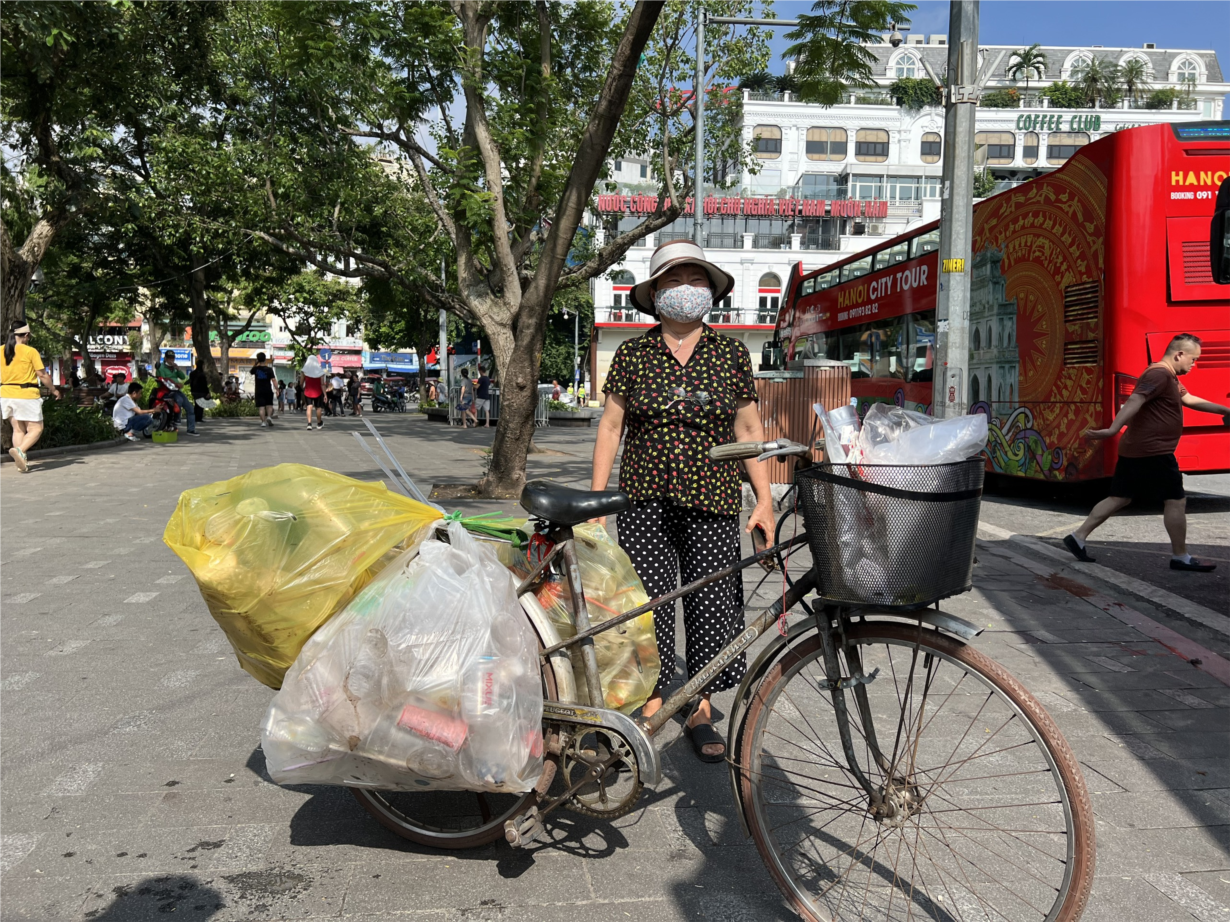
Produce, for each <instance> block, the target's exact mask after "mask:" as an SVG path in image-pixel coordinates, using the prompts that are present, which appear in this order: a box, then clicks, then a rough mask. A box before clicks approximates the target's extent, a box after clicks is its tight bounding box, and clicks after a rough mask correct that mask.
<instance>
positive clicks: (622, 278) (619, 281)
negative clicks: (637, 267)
mask: <svg viewBox="0 0 1230 922" xmlns="http://www.w3.org/2000/svg"><path fill="white" fill-rule="evenodd" d="M635 284H636V279H635V278H634V277H633V276H632V273H631V272H629V271H628V270H627V269H620V270H618V271H616V272H612V273H611V306H612V307H615V308H624V307H631V306H632V300H631V299H632V286H633V285H635Z"/></svg>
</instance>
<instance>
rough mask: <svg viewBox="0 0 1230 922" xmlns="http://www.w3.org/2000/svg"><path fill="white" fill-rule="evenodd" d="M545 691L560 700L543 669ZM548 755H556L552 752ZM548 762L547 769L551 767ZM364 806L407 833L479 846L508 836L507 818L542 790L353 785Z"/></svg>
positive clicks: (430, 841) (447, 845) (456, 845)
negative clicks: (490, 791)
mask: <svg viewBox="0 0 1230 922" xmlns="http://www.w3.org/2000/svg"><path fill="white" fill-rule="evenodd" d="M542 688H543V697H544V699H545V700H546V701H557V700H559V699H558V696H557V694H556V690H555V674H554V672H553V671H552V669H551V666H550V664H549V663H548V664H545V665H544V666H543V669H542ZM548 758H551V757H550V756H548ZM550 769H551V766H547V767H546V769H545V770H550ZM350 790H351V793H353V794H354V796H355V799H356V800H357V801H358V802H359V803H360V804H362V805H363V809H364V810H366V811H367V812H368V813H370V814H371V815H372V816H373V817H375V818H376V821H377V822H379V823H380V825H382V826H384V827H385V828H386V829H388V830H390V831H392V832H395V833H397V835H399V836H401V837H402V838H403V839H409V840H410V841H411V842H417V843H418V844H419V845H427V846H429V847H431V848H444V849H463V848H477V847H479V846H481V845H487V844H489V843H491V842H494V841H496V840H497V839H501V838H503V837H504V823H505V822H506V821H507V820H510V819H512V818H513V817H514V816H517V815H518V814H519V813H521V812H522V811H524V810H527V809H529V807H530V806H531V805H533V803H534V802H535V800H536V799H537V797H538V795H537V794H536V793H535V792H533V791H531V792H530V793H528V794H488V793H476V792H473V791H423V792H422V793H410V792H403V791H378V790H371V789H368V788H351V789H350Z"/></svg>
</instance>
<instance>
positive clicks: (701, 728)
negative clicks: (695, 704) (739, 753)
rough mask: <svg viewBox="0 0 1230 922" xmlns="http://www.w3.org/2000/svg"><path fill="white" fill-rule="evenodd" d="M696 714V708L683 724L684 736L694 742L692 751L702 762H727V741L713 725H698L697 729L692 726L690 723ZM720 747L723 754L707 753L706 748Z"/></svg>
mask: <svg viewBox="0 0 1230 922" xmlns="http://www.w3.org/2000/svg"><path fill="white" fill-rule="evenodd" d="M695 713H696V708H693V709H692V711H691V712H690V713H689V714H688V716H687V719H685V720H684V722H683V734H684V736H686V737H687V738H688V739H690V740H691V741H692V749H693V750H695V752H696V758H698V759H700V760H701V761H702V762H710V763H713V762H724V761H726V741H725V740H724V739H722V737H721V734H719V733H718V732H717V730H715V729H713V724H712V723H703V724H697V725H696V726H695V727H693V726H690V725H689V724H688V721H689V720H691V719H692V715H693V714H695ZM713 745H718V746H721V747H722V751H721V752H715V753H708V752H705V747H706V746H713Z"/></svg>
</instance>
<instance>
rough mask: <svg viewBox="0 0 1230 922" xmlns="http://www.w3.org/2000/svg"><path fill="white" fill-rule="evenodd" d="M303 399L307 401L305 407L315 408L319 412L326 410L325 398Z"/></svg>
mask: <svg viewBox="0 0 1230 922" xmlns="http://www.w3.org/2000/svg"><path fill="white" fill-rule="evenodd" d="M303 399H304V400H305V401H307V403H306V404H305V406H309V407H315V408H316V409H318V410H323V409H324V408H325V398H324V397H304V398H303Z"/></svg>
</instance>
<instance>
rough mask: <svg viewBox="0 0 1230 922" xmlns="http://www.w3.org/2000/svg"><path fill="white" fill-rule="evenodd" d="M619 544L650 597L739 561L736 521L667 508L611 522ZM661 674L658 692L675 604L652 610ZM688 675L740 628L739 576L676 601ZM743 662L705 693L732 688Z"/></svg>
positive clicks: (653, 507) (641, 508)
mask: <svg viewBox="0 0 1230 922" xmlns="http://www.w3.org/2000/svg"><path fill="white" fill-rule="evenodd" d="M617 530H618V536H619V546H620V547H622V548H623V549H624V551H625V552H627V554H628V557H630V558H631V560H632V566H633V567H634V568H635V569H636V572H637V574H638V575H639V576H640V578H641V581H642V582H643V583H644V584H645V591H646V592H647V593H649V598H651V599H656V598H658V597H659V596H662V595H665V594H666V593H668V592H670V591H671V590H673V589H676V588H678V586H679V585H680V583H679V580H680V579H681V578H682V580H683V584H685V585H686V584H687V583H690V582H692V581H693V580H697V579H700V578H701V577H703V576H708V575H709V574H710V573H712V572H714V571H715V570H719V569H721V568H722V567H725V566H728V565H730V564H732V563H735V562H736V561H737V560H739V553H740V551H739V516H738V515H716V514H714V513H712V512H705V511H704V510H702V509H688V508H684V507H683V506H676V505H674V504H672V503H665V502H660V501H654V502H649V503H640V504H637V505H635V506H633V507H632V508H631V509H629V510H628V511H627V512H621V513H620V514H619V520H618V529H617ZM653 623H654V630H655V631H656V633H657V637H658V652H659V654H660V656H661V659H662V674H661V677H660V678H659V679H658V687H659V688H663V687H665V686H667V685H669V684H670V682H671V679H672V678H673V677H674V674H675V603H673V602H672V603H670V604H669V605H664V606H662V607H661V608H659V609H657V610H655V611H654V613H653ZM683 630H684V636H685V637H686V639H687V651H686V656H687V667H688V676H689V678H690V677H691V676H693V675H695V674H696V673H697V672H699V671H700V670H701V669H702V668H703V667H704V666H705V665H706V664H707V663H708V662H709V661H710V660H712V659H713V657H714V656H716V655H717V654H718V653H719V652H721V650H722V648H723V647H725V646H726V645H727V644H729V643H730V642H731V641H732V640H734V639H735V637H737V636H738V635H739V633H740V632H741V631H742V630H743V581H742V579H741V578H740V576H739V574H737V573H736V574H734V575H733V576H729V577H727V578H725V579H721V580H718V581H717V582H715V583H711V584H710V585H708V586H704V587H703V588H701V589H698V590H696V591H695V592H693V593H691V594H690V595H687V596H684V598H683ZM746 669H747V661H746V659H745V657H744V656H742V655H740V656H739V658H738V659H736V660H735V661H734V662H732V663H731V664H730V665H729V666H727V667H726V668H725V669H724V670H722V672H720V673H718V675H717V676H716V677H715V678H714V679H713V681H712V682H710V683H709V685H708V687H707V688H706V691H710V692H714V691H721V690H723V689H726V688H734V687H735V686H736V685H738V684H739V681H740V680H741V679H742V678H743V673H744V671H745V670H746Z"/></svg>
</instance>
